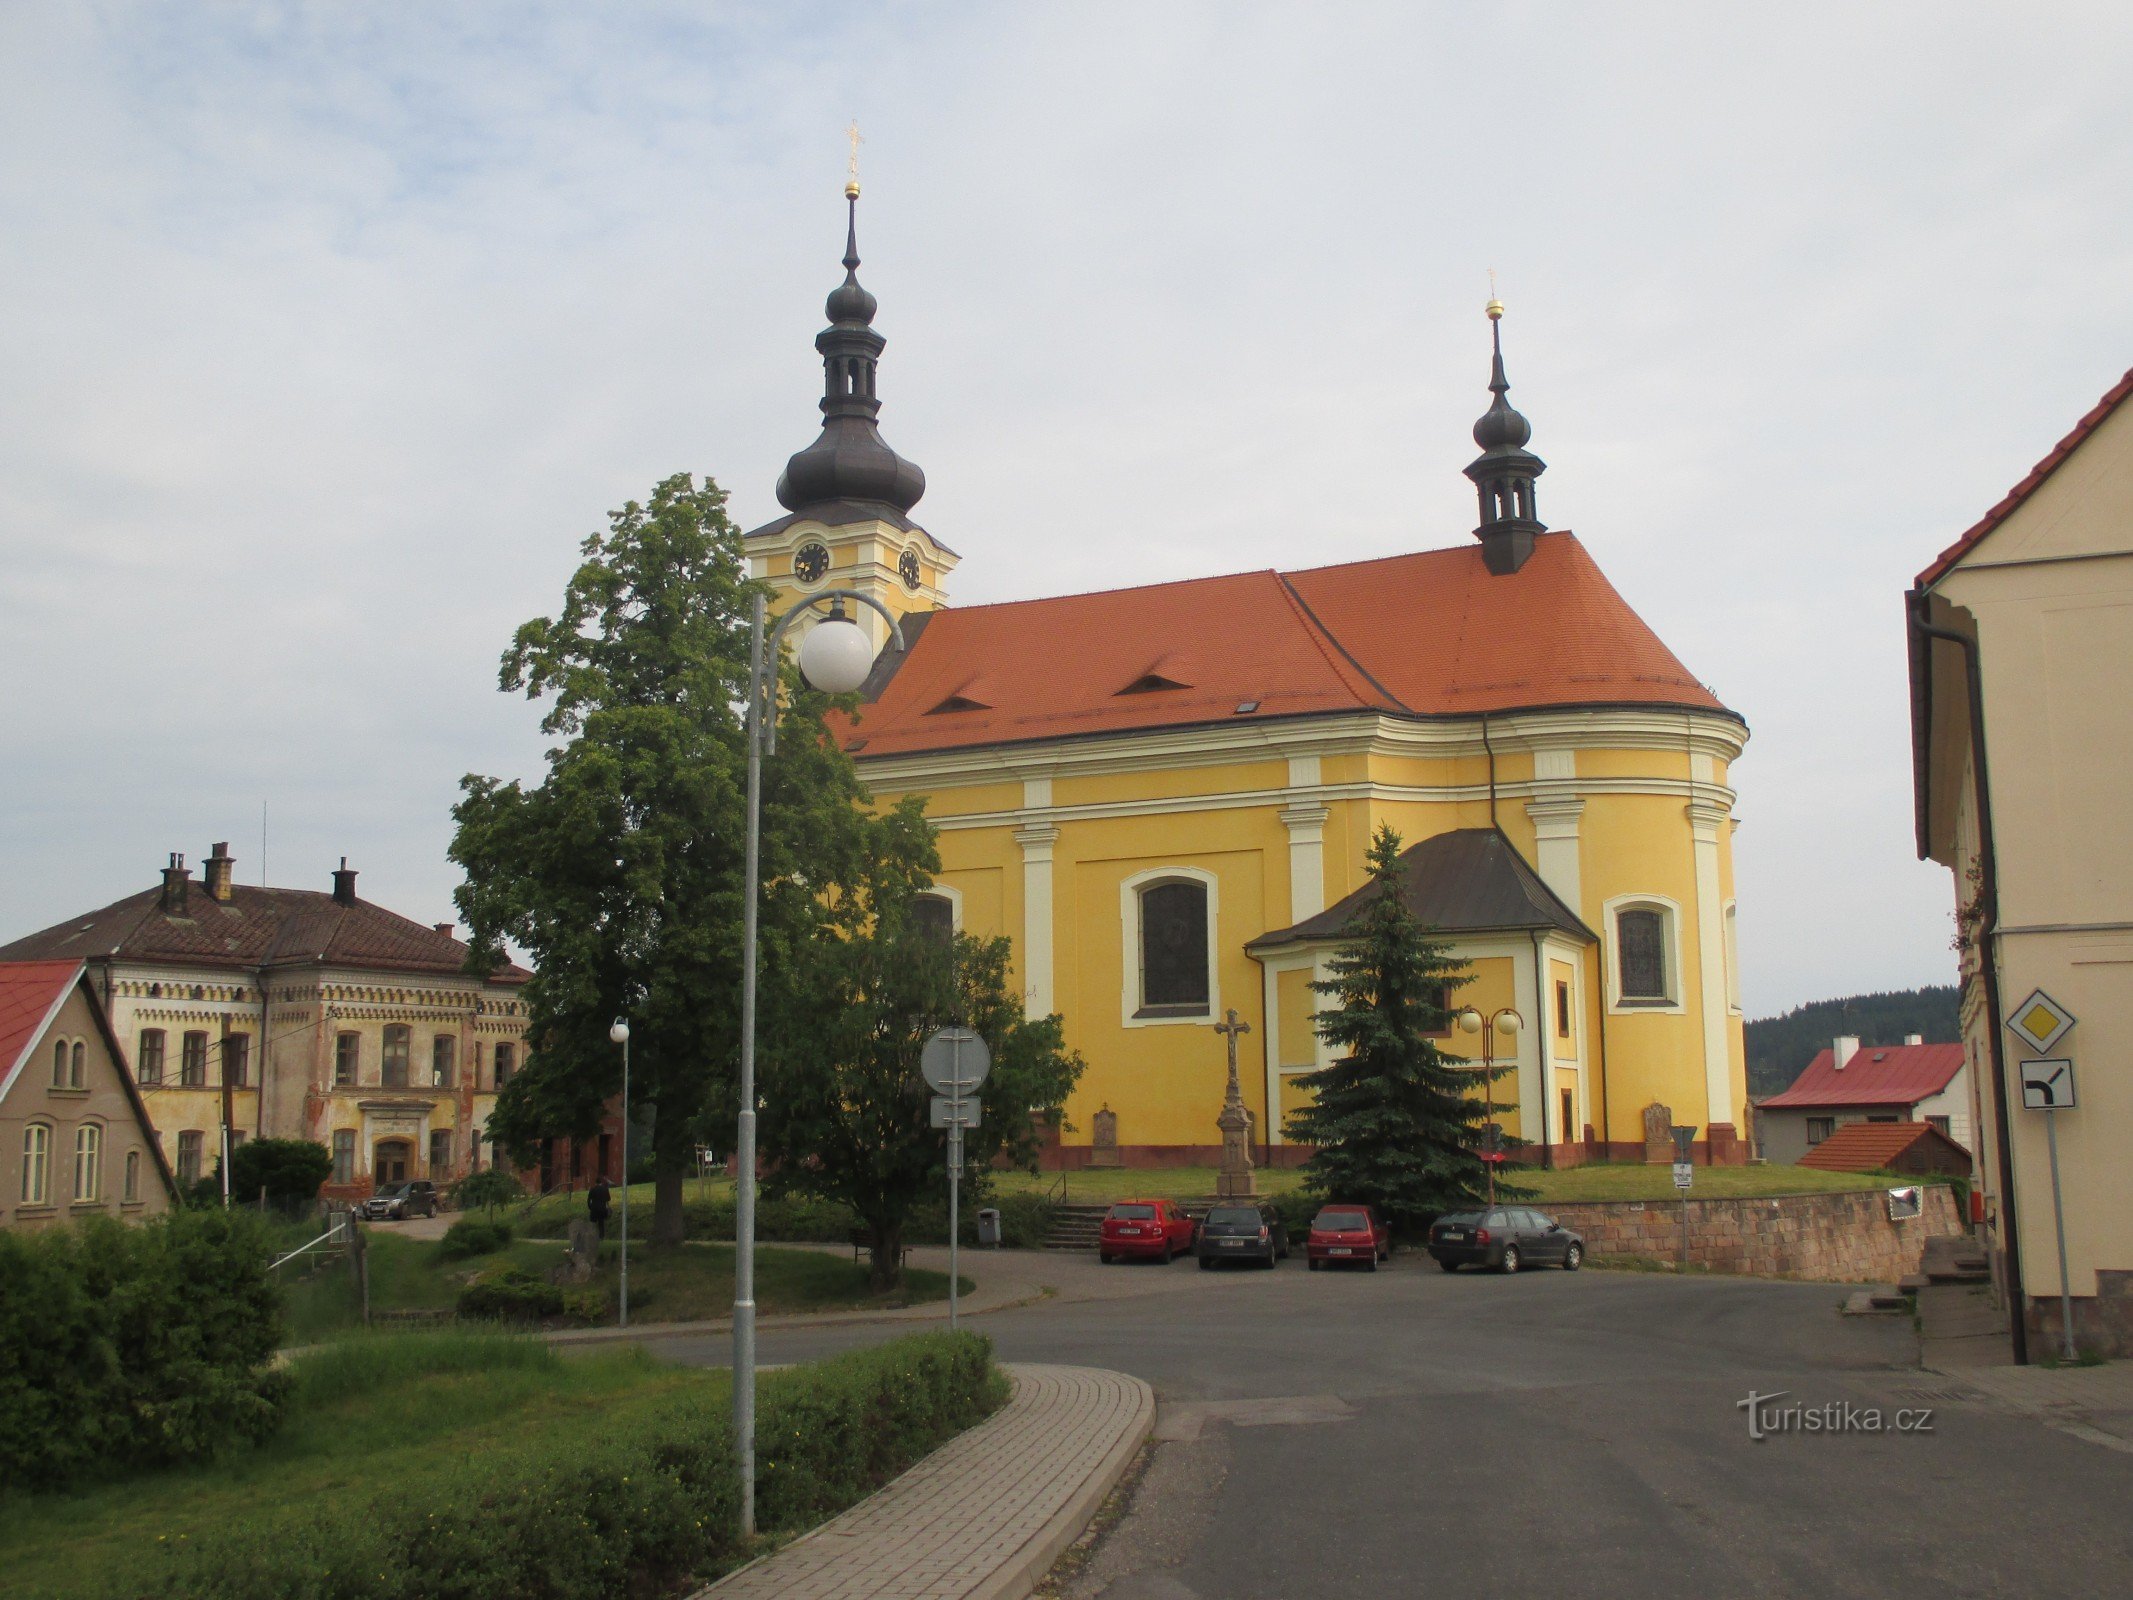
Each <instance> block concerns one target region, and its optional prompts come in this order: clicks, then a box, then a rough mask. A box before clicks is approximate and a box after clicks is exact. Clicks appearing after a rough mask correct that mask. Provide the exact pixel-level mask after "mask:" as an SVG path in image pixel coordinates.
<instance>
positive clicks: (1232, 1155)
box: [1215, 1011, 1256, 1200]
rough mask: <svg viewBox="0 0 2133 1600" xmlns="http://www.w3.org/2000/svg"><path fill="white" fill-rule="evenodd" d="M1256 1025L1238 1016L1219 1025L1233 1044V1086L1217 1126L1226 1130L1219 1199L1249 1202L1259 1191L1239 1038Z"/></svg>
mask: <svg viewBox="0 0 2133 1600" xmlns="http://www.w3.org/2000/svg"><path fill="white" fill-rule="evenodd" d="M1251 1031H1252V1025H1251V1024H1250V1023H1249V1022H1240V1021H1239V1020H1238V1019H1237V1013H1236V1012H1235V1011H1231V1012H1229V1013H1228V1019H1227V1020H1226V1021H1223V1022H1218V1023H1216V1024H1215V1032H1217V1033H1219V1034H1221V1035H1223V1036H1224V1038H1225V1039H1226V1040H1227V1041H1228V1044H1229V1087H1228V1089H1226V1090H1225V1091H1224V1092H1223V1095H1222V1115H1220V1116H1219V1117H1217V1118H1215V1126H1216V1127H1218V1128H1220V1129H1221V1130H1222V1171H1221V1173H1220V1175H1219V1176H1218V1177H1216V1179H1215V1198H1216V1199H1218V1200H1243V1199H1249V1198H1250V1197H1251V1196H1252V1195H1253V1194H1254V1193H1255V1192H1256V1190H1255V1189H1254V1187H1253V1180H1252V1117H1251V1113H1250V1112H1248V1111H1246V1110H1245V1109H1244V1091H1243V1089H1242V1088H1241V1087H1240V1086H1239V1084H1238V1082H1237V1036H1238V1035H1239V1034H1245V1033H1250V1032H1251Z"/></svg>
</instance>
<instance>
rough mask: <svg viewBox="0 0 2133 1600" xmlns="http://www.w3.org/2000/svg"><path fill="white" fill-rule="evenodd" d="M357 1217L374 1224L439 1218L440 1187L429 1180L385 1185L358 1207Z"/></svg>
mask: <svg viewBox="0 0 2133 1600" xmlns="http://www.w3.org/2000/svg"><path fill="white" fill-rule="evenodd" d="M356 1215H357V1216H359V1217H363V1218H365V1219H366V1220H368V1221H371V1222H386V1221H390V1222H399V1221H401V1220H402V1219H403V1218H406V1217H434V1216H435V1215H437V1185H435V1184H434V1183H432V1182H430V1181H429V1179H427V1178H409V1179H407V1180H406V1181H405V1182H402V1183H387V1184H381V1185H380V1186H379V1188H378V1192H377V1193H376V1194H374V1195H372V1196H371V1197H370V1198H369V1199H368V1200H365V1201H364V1202H363V1203H362V1204H361V1205H359V1206H357V1207H356Z"/></svg>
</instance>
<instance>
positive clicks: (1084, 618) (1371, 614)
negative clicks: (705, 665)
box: [848, 531, 1725, 756]
mask: <svg viewBox="0 0 2133 1600" xmlns="http://www.w3.org/2000/svg"><path fill="white" fill-rule="evenodd" d="M923 622H924V626H923V627H922V628H919V629H917V630H916V634H917V636H916V638H915V639H914V640H913V642H912V644H911V647H910V654H909V655H908V656H907V657H906V659H905V660H903V661H902V662H901V663H900V664H898V666H897V667H896V669H895V671H894V673H893V674H892V675H891V676H890V677H889V679H888V681H887V682H886V684H884V685H883V686H882V687H881V689H880V691H879V693H878V695H877V696H876V698H875V699H874V701H873V703H872V704H870V705H868V706H866V707H865V708H864V709H863V710H862V711H861V713H860V714H859V717H858V725H857V727H856V729H855V731H854V734H853V735H852V737H851V738H850V740H849V741H848V742H849V747H850V748H851V749H852V750H853V751H854V753H856V754H863V755H866V756H881V755H900V754H905V753H910V752H917V751H929V750H950V749H962V748H970V747H974V746H984V745H995V744H1009V743H1019V742H1025V741H1029V740H1040V739H1063V738H1076V737H1086V736H1089V735H1094V734H1115V733H1129V732H1135V731H1142V730H1150V729H1156V728H1174V727H1190V726H1194V725H1206V724H1211V723H1226V722H1236V721H1245V720H1265V719H1267V718H1271V717H1293V716H1314V715H1326V714H1331V713H1337V712H1344V711H1381V712H1385V713H1388V714H1391V715H1395V716H1401V715H1406V716H1468V715H1474V714H1477V713H1479V712H1483V711H1508V710H1514V709H1529V708H1539V707H1548V706H1575V705H1620V704H1633V705H1666V706H1692V707H1695V708H1697V709H1700V710H1709V711H1719V712H1724V711H1725V707H1724V706H1723V705H1722V704H1721V703H1720V702H1719V700H1718V699H1717V697H1716V696H1714V695H1713V694H1712V693H1711V692H1710V690H1708V689H1706V688H1704V687H1703V686H1702V685H1701V684H1699V683H1698V682H1697V681H1696V680H1695V678H1694V677H1692V676H1691V675H1690V674H1689V672H1688V670H1687V669H1686V668H1685V667H1683V666H1682V664H1681V663H1680V662H1679V661H1678V660H1677V659H1675V657H1674V655H1673V653H1672V652H1671V651H1669V650H1668V649H1667V648H1666V646H1665V645H1663V644H1661V643H1660V642H1659V639H1658V637H1657V635H1655V634H1654V633H1653V632H1652V631H1651V629H1650V628H1649V627H1647V626H1646V625H1645V623H1644V621H1643V619H1642V618H1640V617H1639V616H1638V615H1637V614H1636V612H1634V611H1633V610H1631V609H1630V607H1629V605H1628V603H1627V602H1625V601H1624V600H1623V599H1622V597H1621V595H1620V594H1618V593H1617V592H1616V590H1615V588H1614V586H1613V585H1612V584H1610V583H1609V582H1608V581H1607V579H1606V578H1605V577H1603V576H1602V575H1601V573H1600V570H1599V568H1598V567H1597V566H1596V565H1594V563H1593V560H1592V558H1591V556H1589V555H1588V554H1587V553H1586V552H1585V548H1584V546H1583V545H1581V544H1580V543H1579V542H1578V541H1577V538H1576V537H1575V536H1574V535H1573V534H1571V533H1569V532H1568V531H1563V532H1558V533H1549V534H1543V535H1542V536H1541V537H1540V539H1539V540H1538V541H1536V543H1535V547H1534V552H1533V555H1532V558H1531V559H1530V560H1528V561H1527V563H1526V564H1525V566H1524V567H1523V568H1522V569H1521V570H1519V571H1518V572H1516V573H1510V574H1505V575H1502V576H1496V575H1492V574H1491V573H1490V572H1489V571H1488V569H1487V567H1486V566H1485V565H1484V564H1483V562H1482V556H1481V547H1480V546H1479V545H1478V544H1471V545H1465V546H1461V547H1458V548H1455V549H1449V550H1432V551H1426V552H1422V553H1419V554H1414V555H1404V556H1392V557H1388V558H1385V559H1383V560H1377V561H1360V562H1352V563H1349V564H1346V565H1343V566H1335V567H1318V568H1314V569H1312V570H1309V571H1304V572H1296V573H1289V574H1283V573H1278V572H1272V571H1259V572H1243V573H1234V574H1231V575H1229V576H1226V577H1216V578H1193V579H1187V580H1184V581H1182V582H1177V583H1162V584H1151V585H1148V586H1146V587H1143V588H1137V589H1113V590H1108V591H1104V592H1102V593H1098V594H1082V595H1066V596H1061V597H1058V598H1055V599H1047V600H1023V601H1014V602H1009V603H1006V604H1001V605H987V606H970V607H958V608H952V609H947V610H942V611H937V612H934V613H931V614H930V615H928V616H926V617H925V618H924V619H923ZM1150 678H1155V679H1160V680H1165V681H1167V682H1171V683H1177V684H1180V685H1182V687H1177V688H1165V687H1153V688H1149V687H1137V686H1139V685H1142V684H1144V683H1145V682H1146V680H1148V679H1150ZM1246 707H1249V708H1250V709H1245V708H1246Z"/></svg>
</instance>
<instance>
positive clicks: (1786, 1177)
mask: <svg viewBox="0 0 2133 1600" xmlns="http://www.w3.org/2000/svg"><path fill="white" fill-rule="evenodd" d="M1509 1181H1510V1182H1512V1183H1515V1184H1517V1185H1518V1186H1519V1187H1520V1188H1522V1189H1531V1190H1532V1191H1533V1192H1534V1198H1535V1200H1536V1202H1537V1203H1539V1204H1543V1205H1545V1204H1548V1203H1550V1202H1553V1203H1554V1204H1556V1205H1567V1204H1569V1203H1570V1202H1572V1201H1577V1200H1673V1199H1677V1198H1679V1195H1680V1191H1679V1190H1677V1189H1676V1188H1675V1187H1674V1174H1673V1169H1672V1168H1671V1167H1669V1166H1645V1165H1643V1164H1641V1163H1637V1164H1632V1163H1629V1162H1598V1163H1595V1164H1593V1165H1591V1166H1584V1167H1565V1168H1563V1169H1561V1170H1560V1171H1555V1172H1539V1171H1536V1170H1534V1169H1532V1168H1530V1167H1514V1168H1512V1169H1511V1170H1510V1174H1509ZM1916 1181H1917V1180H1916V1179H1908V1178H1906V1179H1891V1178H1888V1177H1886V1176H1876V1175H1874V1174H1872V1173H1859V1172H1818V1171H1816V1170H1815V1169H1814V1168H1812V1167H1781V1166H1761V1167H1698V1168H1697V1169H1696V1182H1695V1185H1694V1187H1692V1188H1691V1189H1690V1190H1689V1198H1690V1199H1691V1200H1749V1199H1762V1198H1764V1197H1766V1196H1769V1195H1782V1194H1831V1193H1834V1192H1837V1191H1839V1190H1845V1189H1879V1188H1882V1187H1884V1186H1885V1185H1887V1184H1889V1183H1892V1182H1905V1183H1910V1182H1916Z"/></svg>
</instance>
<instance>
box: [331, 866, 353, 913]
mask: <svg viewBox="0 0 2133 1600" xmlns="http://www.w3.org/2000/svg"><path fill="white" fill-rule="evenodd" d="M333 903H334V904H335V905H337V906H352V905H354V904H355V903H356V875H355V868H353V867H351V866H350V865H349V864H348V858H347V857H346V856H343V857H341V867H340V870H339V871H338V872H336V873H335V874H334V875H333Z"/></svg>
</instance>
